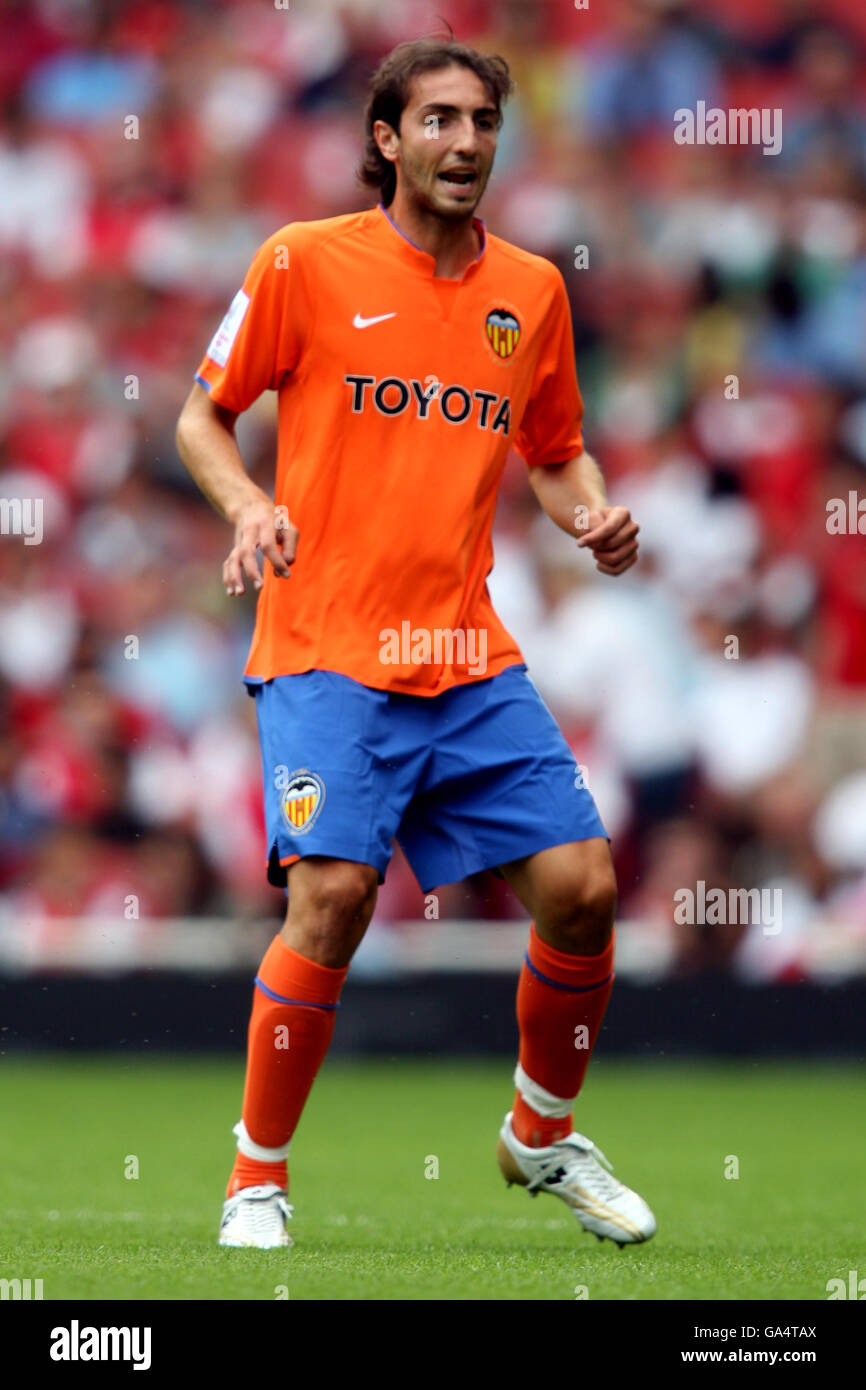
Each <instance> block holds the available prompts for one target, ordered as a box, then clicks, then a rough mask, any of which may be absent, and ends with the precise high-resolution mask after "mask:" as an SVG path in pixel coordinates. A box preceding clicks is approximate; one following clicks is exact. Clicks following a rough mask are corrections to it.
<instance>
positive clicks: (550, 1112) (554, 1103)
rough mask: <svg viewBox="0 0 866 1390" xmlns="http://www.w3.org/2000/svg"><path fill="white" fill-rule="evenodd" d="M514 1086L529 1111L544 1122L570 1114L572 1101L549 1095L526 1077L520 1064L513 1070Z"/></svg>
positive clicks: (560, 1118)
mask: <svg viewBox="0 0 866 1390" xmlns="http://www.w3.org/2000/svg"><path fill="white" fill-rule="evenodd" d="M514 1084H515V1086H516V1087H517V1089H518V1091H519V1092H520V1094H521V1096H522V1097H523V1099H524V1100H525V1101H526V1104H527V1105H528V1106H529V1107H530V1109H532V1110H534V1111H535V1113H536V1115H541V1116H542V1118H543V1119H545V1120H563V1119H565V1117H566V1115H570V1114H571V1110H572V1106H573V1105H574V1100H573V1099H572V1100H563V1099H562V1097H561V1096H554V1095H551V1093H550V1091H545V1089H544V1087H543V1086H539V1085H538V1082H537V1081H533V1079H532V1077H531V1076H527V1075H526V1072H525V1071H524V1070H523V1067H522V1066H521V1065H520V1063H519V1062H518V1063H517V1066H516V1067H515V1069H514Z"/></svg>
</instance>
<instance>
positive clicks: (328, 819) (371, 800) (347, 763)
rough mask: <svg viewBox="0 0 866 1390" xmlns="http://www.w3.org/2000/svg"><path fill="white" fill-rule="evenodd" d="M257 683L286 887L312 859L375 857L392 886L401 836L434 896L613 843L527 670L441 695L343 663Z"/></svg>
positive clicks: (268, 799)
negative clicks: (533, 860)
mask: <svg viewBox="0 0 866 1390" xmlns="http://www.w3.org/2000/svg"><path fill="white" fill-rule="evenodd" d="M248 689H249V691H250V693H251V694H252V695H254V696H255V700H256V709H257V712H258V723H259V737H260V740H261V747H262V761H263V765H264V781H265V817H266V821H267V835H268V879H269V880H270V882H271V883H273V884H275V885H277V886H285V884H286V877H287V876H286V869H287V866H288V865H290V864H292V863H294V862H295V860H296V859H298V858H305V857H306V856H307V855H311V854H320V855H327V856H329V857H331V858H334V859H350V860H354V861H356V862H358V863H361V864H371V865H372V866H373V867H374V868H375V869H377V870H378V872H379V881H380V882H384V877H385V870H386V868H387V867H388V863H389V861H390V858H391V853H392V841H393V840H394V839H395V838H396V839H397V841H398V843H399V844H400V846H401V848H402V849H403V852H404V853H405V855H406V858H407V859H408V861H409V864H410V866H411V868H412V871H413V873H414V874H415V877H416V878H417V880H418V882H419V884H420V886H421V890H422V892H425V893H426V892H429V891H430V890H431V889H433V888H436V887H438V886H439V885H440V884H444V883H455V882H457V881H459V880H460V879H463V878H466V877H467V876H468V875H469V874H474V873H478V872H479V871H480V870H481V869H495V868H498V866H499V865H501V864H507V863H509V862H510V861H511V860H513V859H522V858H523V857H524V856H525V855H529V854H535V853H536V852H537V851H538V850H542V849H549V848H551V846H553V845H561V844H568V843H570V842H571V841H573V840H590V839H593V838H594V837H595V836H604V837H605V838H607V832H606V831H605V829H604V826H603V825H602V823H601V820H600V819H599V815H598V812H597V810H596V807H595V802H594V801H593V799H592V796H591V795H590V793H589V792H588V791H587V789H586V787H585V786H584V785H583V779H582V776H581V774H580V771H579V769H578V767H577V764H576V762H575V759H574V755H573V754H572V753H571V751H570V749H569V747H568V744H567V743H566V742H565V739H564V738H563V736H562V734H561V733H560V731H559V728H558V727H557V725H556V722H555V720H554V718H553V716H552V714H551V713H550V711H549V710H548V709H547V706H546V705H545V704H544V702H543V700H542V699H541V696H540V695H539V693H538V691H537V690H536V688H535V686H534V685H533V683H532V681H531V680H530V678H529V676H528V675H527V673H526V667H525V666H523V665H516V666H509V667H508V668H507V669H506V670H505V671H503V672H501V674H500V675H497V676H491V677H489V678H488V679H487V680H480V681H475V682H473V683H471V684H466V685H459V686H456V687H454V688H452V689H451V690H446V691H445V692H444V693H443V694H441V695H434V696H424V695H401V694H393V693H390V692H389V691H386V690H374V689H372V688H371V687H369V686H366V685H360V684H359V683H358V682H357V681H354V680H351V679H350V678H349V677H348V676H341V675H337V674H336V673H334V672H332V671H305V672H304V673H303V674H301V675H295V676H276V677H275V678H274V679H272V680H269V681H264V682H261V683H253V682H250V683H249V685H248Z"/></svg>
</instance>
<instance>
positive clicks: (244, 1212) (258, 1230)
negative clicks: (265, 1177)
mask: <svg viewBox="0 0 866 1390" xmlns="http://www.w3.org/2000/svg"><path fill="white" fill-rule="evenodd" d="M291 1215H292V1208H291V1207H290V1206H289V1203H288V1202H287V1200H286V1194H285V1192H284V1191H283V1189H282V1188H281V1187H277V1186H276V1184H275V1183H272V1182H269V1183H264V1184H263V1185H262V1186H261V1187H242V1188H241V1190H240V1192H236V1193H235V1195H234V1197H229V1198H228V1200H227V1201H226V1202H224V1203H223V1216H222V1221H221V1222H220V1233H219V1243H220V1245H233V1246H242V1245H247V1246H252V1247H253V1248H254V1249H256V1250H274V1249H276V1247H277V1246H280V1245H294V1241H293V1240H292V1237H291V1236H290V1235H289V1233H288V1231H287V1230H286V1222H287V1221H288V1220H289V1218H290V1217H291Z"/></svg>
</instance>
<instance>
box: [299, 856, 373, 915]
mask: <svg viewBox="0 0 866 1390" xmlns="http://www.w3.org/2000/svg"><path fill="white" fill-rule="evenodd" d="M302 863H303V867H302V866H301V865H298V866H297V868H296V869H294V870H293V871H292V874H291V876H290V879H289V914H290V916H291V915H292V911H293V909H296V910H297V913H298V914H302V915H303V917H304V918H305V919H306V920H307V922H309V924H310V926H311V927H312V926H315V927H318V928H319V929H322V930H331V929H333V930H338V929H339V928H340V927H342V926H346V927H354V926H357V925H360V924H363V925H364V926H366V925H367V923H368V922H369V920H370V918H371V917H372V915H373V909H374V907H375V905H376V891H377V887H378V882H379V876H378V874H377V873H376V871H375V869H372V868H371V867H370V866H369V865H368V864H352V863H348V862H346V861H340V862H335V863H328V862H321V863H317V862H314V861H313V860H306V861H302ZM299 870H300V871H301V872H300V873H299V872H298V871H299Z"/></svg>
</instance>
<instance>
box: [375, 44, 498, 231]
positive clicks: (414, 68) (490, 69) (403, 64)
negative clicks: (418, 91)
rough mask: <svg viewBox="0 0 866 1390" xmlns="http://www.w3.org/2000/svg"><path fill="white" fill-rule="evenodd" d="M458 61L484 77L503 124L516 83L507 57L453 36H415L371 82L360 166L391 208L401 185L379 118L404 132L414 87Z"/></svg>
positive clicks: (399, 47) (381, 66)
mask: <svg viewBox="0 0 866 1390" xmlns="http://www.w3.org/2000/svg"><path fill="white" fill-rule="evenodd" d="M452 63H458V64H460V66H461V67H464V68H469V69H470V71H472V72H474V73H475V75H476V76H477V77H480V79H481V81H482V82H483V83H484V85H485V87H486V88H487V90H488V92H489V93H490V99H491V102H492V104H493V105H494V106H495V107H496V111H497V116H498V124H499V125H501V124H502V107H503V105H504V103H505V102H506V101H507V100H508V98H509V97H510V96H511V93H512V91H513V88H514V83H513V81H512V78H511V72H510V70H509V67H508V64H507V63H506V61H505V59H504V58H499V57H497V56H495V55H491V54H486V53H479V52H478V51H477V49H474V48H469V47H467V45H466V44H463V43H457V42H456V40H455V39H454V38H453V36H452V37H451V38H447V39H414V40H412V41H411V42H410V43H401V44H398V45H397V47H396V48H395V49H393V50H392V52H391V53H389V54H388V56H387V58H385V59H383V61H382V62H381V63H380V64H379V66H378V68H377V69H376V71H375V72H374V74H373V77H372V79H371V81H370V94H369V97H368V99H367V107H366V110H365V112H364V131H365V135H366V145H365V148H364V158H363V159H362V160H361V163H360V164H359V165H358V179H359V182H360V183H362V184H364V185H366V186H367V187H368V188H375V189H378V191H379V196H380V198H381V200H382V202H383V203H384V204H385V206H386V207H387V206H388V205H389V204H390V203H391V201H392V200H393V197H394V193H395V191H396V188H397V171H396V169H395V167H394V165H393V164H392V163H391V161H390V160H389V159H386V158H385V156H384V155H383V154H382V152H381V150H380V149H379V146H378V145H377V144H376V140H375V137H374V135H373V126H374V125H375V123H376V121H386V122H387V123H388V125H389V126H391V127H392V129H394V130H396V131H397V132H398V134H399V131H400V117H401V116H402V114H403V111H404V110H405V108H406V104H407V102H408V100H409V86H410V83H411V81H412V78H413V77H417V75H418V74H419V73H421V72H437V71H438V70H439V69H440V68H447V67H450V66H451V64H452Z"/></svg>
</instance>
